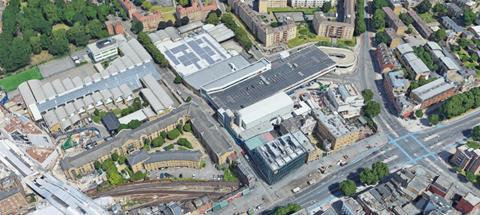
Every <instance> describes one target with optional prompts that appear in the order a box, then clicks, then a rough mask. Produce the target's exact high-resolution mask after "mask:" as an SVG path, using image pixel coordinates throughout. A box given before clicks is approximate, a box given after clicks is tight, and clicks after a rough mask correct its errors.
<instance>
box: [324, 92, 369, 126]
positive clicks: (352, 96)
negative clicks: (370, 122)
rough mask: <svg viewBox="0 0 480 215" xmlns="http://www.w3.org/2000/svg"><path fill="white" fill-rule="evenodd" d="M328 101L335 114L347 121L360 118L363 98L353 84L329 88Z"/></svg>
mask: <svg viewBox="0 0 480 215" xmlns="http://www.w3.org/2000/svg"><path fill="white" fill-rule="evenodd" d="M327 95H328V100H329V101H330V103H331V104H332V105H333V109H334V110H335V112H337V113H339V114H340V115H342V117H343V118H345V119H348V118H352V117H357V116H360V112H361V110H362V107H363V105H364V104H363V97H362V95H361V94H360V93H359V92H358V91H357V89H356V88H355V86H353V84H339V85H334V86H331V87H330V88H329V89H328V91H327Z"/></svg>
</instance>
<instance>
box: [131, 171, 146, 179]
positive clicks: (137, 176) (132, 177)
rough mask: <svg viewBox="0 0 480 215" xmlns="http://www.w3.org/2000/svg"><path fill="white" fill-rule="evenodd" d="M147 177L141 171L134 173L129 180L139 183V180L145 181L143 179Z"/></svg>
mask: <svg viewBox="0 0 480 215" xmlns="http://www.w3.org/2000/svg"><path fill="white" fill-rule="evenodd" d="M146 176H147V174H146V173H143V172H141V171H138V172H135V173H134V174H133V175H132V176H131V177H130V179H131V180H132V181H140V180H143V179H145V177H146Z"/></svg>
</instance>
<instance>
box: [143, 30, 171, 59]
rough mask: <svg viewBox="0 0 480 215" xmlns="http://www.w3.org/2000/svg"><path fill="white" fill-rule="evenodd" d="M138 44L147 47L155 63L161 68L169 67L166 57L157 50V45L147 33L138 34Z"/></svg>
mask: <svg viewBox="0 0 480 215" xmlns="http://www.w3.org/2000/svg"><path fill="white" fill-rule="evenodd" d="M137 39H138V42H140V44H142V45H143V47H145V49H146V50H147V51H148V53H150V55H151V56H152V58H153V61H155V63H157V64H159V65H160V66H161V67H168V65H169V63H168V60H167V59H166V58H165V56H164V55H163V54H162V52H160V50H158V49H157V47H156V46H155V44H153V42H152V40H151V39H150V37H149V36H148V35H147V34H146V33H145V32H139V33H138V37H137Z"/></svg>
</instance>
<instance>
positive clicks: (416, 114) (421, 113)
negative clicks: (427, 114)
mask: <svg viewBox="0 0 480 215" xmlns="http://www.w3.org/2000/svg"><path fill="white" fill-rule="evenodd" d="M415 117H417V118H422V117H423V111H422V110H416V111H415Z"/></svg>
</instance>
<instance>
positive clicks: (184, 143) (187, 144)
mask: <svg viewBox="0 0 480 215" xmlns="http://www.w3.org/2000/svg"><path fill="white" fill-rule="evenodd" d="M177 145H179V146H183V147H185V148H188V149H193V146H192V144H191V143H190V141H188V140H187V139H186V138H179V139H178V140H177Z"/></svg>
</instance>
